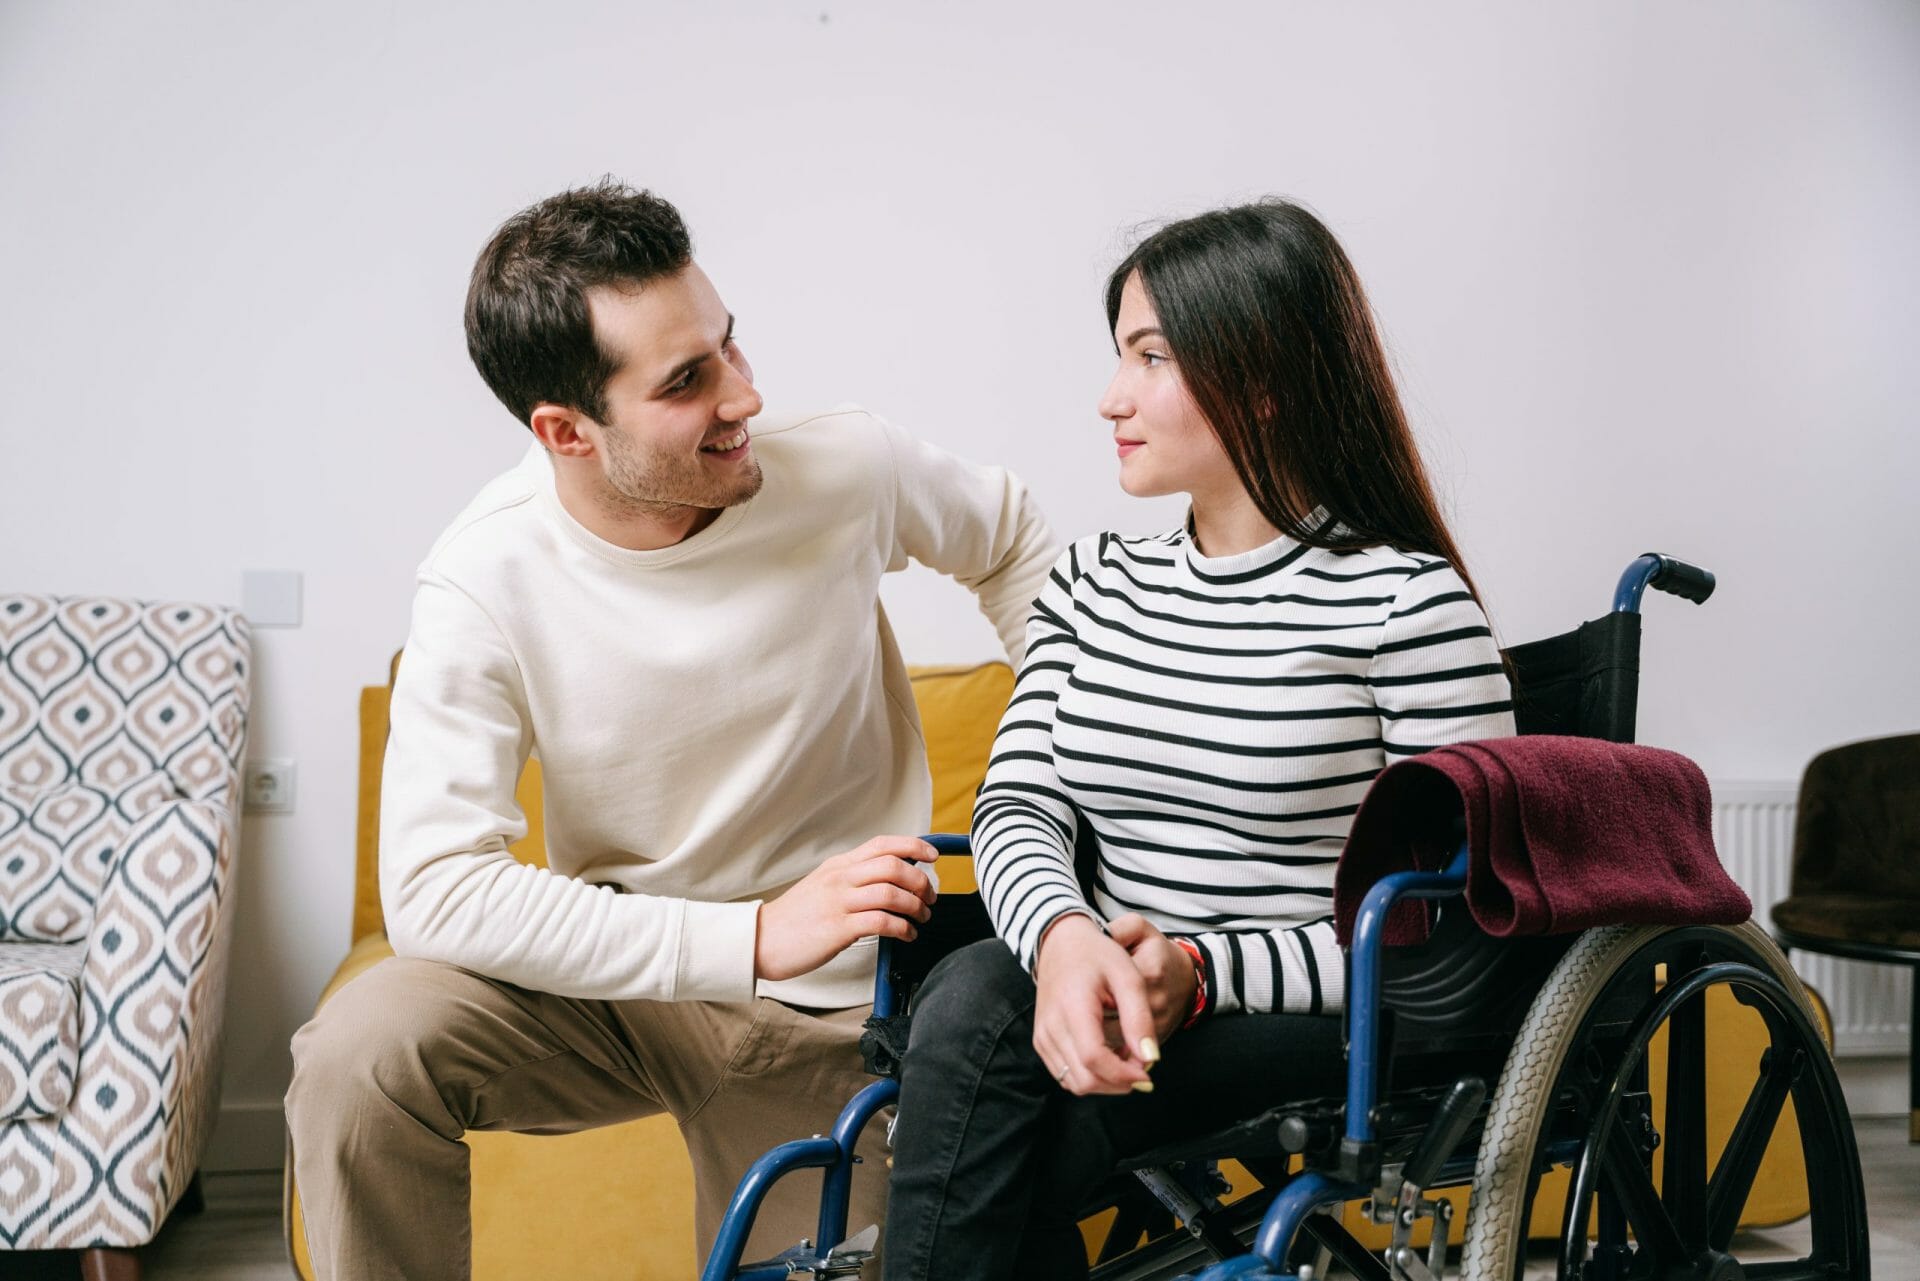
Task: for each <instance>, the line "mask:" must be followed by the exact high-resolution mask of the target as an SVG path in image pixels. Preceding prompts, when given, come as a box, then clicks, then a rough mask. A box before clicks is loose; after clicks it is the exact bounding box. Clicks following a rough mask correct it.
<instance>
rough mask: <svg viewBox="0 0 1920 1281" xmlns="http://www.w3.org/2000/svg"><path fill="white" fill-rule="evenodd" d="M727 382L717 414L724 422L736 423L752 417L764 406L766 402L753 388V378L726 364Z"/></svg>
mask: <svg viewBox="0 0 1920 1281" xmlns="http://www.w3.org/2000/svg"><path fill="white" fill-rule="evenodd" d="M727 378H728V379H729V382H728V383H727V386H726V389H725V391H724V392H723V393H722V395H721V398H720V405H719V408H718V416H719V417H720V418H721V420H722V421H724V422H730V423H737V422H744V421H745V420H747V419H749V418H751V417H753V416H754V415H755V414H757V413H759V412H760V411H761V410H762V409H764V408H766V402H765V401H764V400H762V399H761V398H760V393H759V392H758V391H757V390H755V389H754V385H753V380H752V379H751V378H750V377H748V376H747V375H746V374H745V373H744V372H742V371H741V370H738V369H735V368H734V367H733V366H731V365H728V366H727Z"/></svg>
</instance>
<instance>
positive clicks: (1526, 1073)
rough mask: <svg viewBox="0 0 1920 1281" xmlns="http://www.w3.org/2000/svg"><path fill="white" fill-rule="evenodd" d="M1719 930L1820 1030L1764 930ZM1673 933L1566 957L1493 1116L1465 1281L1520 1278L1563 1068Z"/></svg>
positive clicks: (1505, 1074) (1631, 934) (1590, 941)
mask: <svg viewBox="0 0 1920 1281" xmlns="http://www.w3.org/2000/svg"><path fill="white" fill-rule="evenodd" d="M1715 930H1716V932H1718V933H1721V934H1723V935H1727V936H1731V937H1730V938H1728V939H1727V940H1726V941H1727V942H1729V943H1731V944H1733V945H1734V948H1735V950H1738V951H1742V952H1745V953H1746V954H1747V955H1746V956H1745V957H1744V958H1742V959H1743V960H1744V961H1745V963H1747V964H1749V965H1751V966H1752V967H1753V968H1754V969H1757V970H1759V971H1761V972H1762V973H1763V974H1766V975H1770V976H1771V977H1772V978H1773V979H1774V980H1776V981H1777V982H1778V983H1779V984H1780V985H1781V987H1782V988H1784V989H1785V991H1786V992H1788V993H1789V994H1791V996H1792V998H1793V999H1794V1000H1795V1001H1796V1002H1797V1003H1798V1005H1799V1006H1800V1008H1801V1011H1802V1013H1804V1014H1805V1016H1806V1018H1807V1020H1808V1021H1809V1022H1810V1023H1812V1024H1813V1025H1814V1026H1815V1027H1816V1028H1817V1027H1818V1026H1819V1022H1818V1018H1817V1016H1816V1014H1815V1012H1814V1007H1813V1005H1812V1003H1811V1002H1810V1001H1809V1000H1808V998H1807V994H1806V991H1805V989H1804V988H1803V986H1802V985H1801V983H1800V980H1799V978H1798V976H1797V975H1795V974H1794V972H1793V970H1792V968H1791V967H1790V966H1789V965H1788V964H1787V959H1786V957H1785V955H1784V954H1783V953H1782V952H1781V951H1780V949H1779V948H1778V947H1777V946H1776V945H1775V944H1774V942H1773V940H1771V939H1770V938H1768V937H1767V935H1766V933H1765V932H1764V931H1762V930H1761V929H1760V928H1759V927H1758V926H1756V925H1754V924H1753V923H1752V922H1751V921H1748V922H1745V923H1743V924H1741V925H1737V926H1728V927H1715ZM1673 932H1674V927H1669V926H1613V927H1609V928H1605V929H1597V930H1590V931H1588V932H1587V933H1586V934H1584V935H1582V936H1581V937H1580V939H1579V940H1577V941H1576V942H1575V943H1574V945H1573V947H1572V948H1571V949H1569V950H1568V952H1567V954H1566V955H1565V956H1564V957H1562V958H1561V960H1560V962H1559V964H1558V965H1557V966H1555V968H1554V970H1553V972H1552V974H1551V975H1549V976H1548V978H1547V982H1546V984H1545V985H1544V986H1543V987H1542V988H1541V989H1540V993H1539V995H1538V996H1537V997H1535V999H1534V1002H1533V1004H1532V1006H1531V1007H1530V1008H1529V1010H1528V1013H1527V1017H1526V1020H1525V1022H1524V1023H1523V1024H1522V1025H1521V1029H1520V1033H1519V1036H1518V1037H1517V1038H1516V1039H1515V1041H1514V1046H1513V1050H1512V1052H1511V1053H1510V1054H1509V1055H1508V1057H1507V1063H1506V1067H1505V1069H1504V1070H1503V1071H1502V1073H1501V1076H1500V1082H1499V1085H1498V1087H1497V1088H1496V1090H1495V1093H1494V1098H1493V1103H1492V1105H1491V1106H1490V1107H1489V1109H1488V1114H1487V1122H1486V1127H1485V1132H1484V1135H1483V1137H1482V1140H1481V1145H1480V1152H1479V1157H1478V1160H1477V1162H1476V1164H1475V1167H1474V1177H1473V1191H1472V1196H1471V1200H1470V1202H1469V1210H1468V1214H1467V1227H1466V1236H1465V1248H1464V1251H1463V1253H1462V1256H1461V1265H1460V1272H1461V1277H1462V1279H1463V1281H1514V1279H1515V1278H1518V1277H1520V1276H1522V1275H1523V1274H1524V1271H1525V1266H1526V1259H1527V1227H1528V1220H1529V1218H1530V1215H1531V1210H1532V1192H1533V1188H1534V1186H1535V1183H1536V1181H1537V1171H1536V1168H1535V1167H1536V1160H1535V1152H1536V1151H1537V1149H1538V1148H1539V1146H1540V1143H1541V1141H1542V1138H1543V1135H1544V1132H1545V1129H1546V1126H1547V1122H1548V1119H1549V1116H1550V1115H1551V1113H1552V1111H1553V1107H1554V1102H1555V1095H1556V1090H1557V1086H1558V1084H1559V1082H1560V1080H1561V1074H1562V1071H1563V1069H1564V1068H1565V1066H1566V1064H1567V1062H1568V1059H1569V1057H1570V1055H1571V1054H1572V1052H1573V1051H1574V1050H1575V1048H1576V1047H1577V1046H1579V1044H1580V1042H1581V1039H1582V1035H1583V1033H1584V1031H1585V1029H1586V1024H1587V1018H1588V1015H1589V1013H1590V1012H1591V1011H1592V1009H1593V1007H1594V1005H1595V1003H1596V1002H1597V1001H1599V999H1600V998H1601V996H1602V994H1603V992H1604V991H1605V989H1606V988H1607V986H1608V983H1609V981H1610V980H1611V979H1612V978H1613V977H1614V976H1615V975H1616V974H1617V973H1619V972H1620V971H1621V970H1622V968H1623V967H1626V966H1628V965H1630V964H1631V963H1632V962H1633V960H1634V958H1635V957H1636V956H1637V955H1638V954H1640V953H1641V952H1642V950H1643V949H1645V948H1647V947H1648V946H1649V945H1650V944H1653V943H1655V942H1657V941H1658V940H1660V939H1662V938H1663V937H1664V936H1666V935H1669V934H1672V933H1673ZM1816 1044H1817V1041H1816ZM1855 1168H1856V1170H1857V1168H1858V1162H1857V1156H1856V1157H1855ZM1856 1178H1857V1175H1856ZM1863 1275H1864V1273H1863Z"/></svg>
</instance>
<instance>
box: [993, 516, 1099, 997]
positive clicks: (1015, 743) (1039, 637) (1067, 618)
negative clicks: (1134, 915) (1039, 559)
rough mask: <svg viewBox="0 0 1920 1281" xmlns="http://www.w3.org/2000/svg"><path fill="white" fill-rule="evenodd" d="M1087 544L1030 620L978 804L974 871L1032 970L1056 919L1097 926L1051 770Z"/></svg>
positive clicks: (1066, 556)
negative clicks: (1079, 918)
mask: <svg viewBox="0 0 1920 1281" xmlns="http://www.w3.org/2000/svg"><path fill="white" fill-rule="evenodd" d="M1080 553H1081V545H1080V544H1075V545H1074V546H1071V547H1069V548H1068V549H1067V550H1066V552H1065V553H1063V554H1062V555H1061V557H1060V559H1059V560H1058V561H1057V562H1056V563H1055V564H1054V567H1053V570H1052V572H1051V573H1049V574H1048V576H1047V581H1046V583H1045V585H1044V586H1043V587H1042V588H1041V590H1040V596H1039V598H1038V599H1037V600H1035V601H1034V604H1033V613H1032V615H1031V616H1030V617H1029V619H1028V622H1027V648H1026V659H1025V662H1024V663H1023V664H1022V666H1021V669H1020V676H1019V679H1018V680H1017V681H1015V682H1014V687H1013V698H1012V700H1011V701H1010V702H1009V703H1008V704H1007V710H1006V713H1005V714H1004V715H1003V716H1002V718H1001V721H1000V729H999V732H998V734H997V735H996V736H995V738H994V742H993V754H992V756H991V757H990V758H989V760H988V762H987V776H986V779H985V781H984V782H983V783H982V784H981V787H980V794H979V797H978V798H977V799H976V800H975V802H974V807H973V860H974V874H975V876H976V877H977V879H978V880H979V883H980V893H981V897H982V898H983V899H984V900H985V903H986V907H987V912H988V914H989V915H990V916H991V917H992V918H993V924H994V928H995V930H996V931H997V932H998V933H999V935H1000V937H1001V938H1003V939H1005V940H1007V944H1008V946H1010V947H1011V948H1012V949H1013V951H1014V954H1015V955H1016V956H1017V957H1019V959H1020V963H1021V964H1022V965H1023V966H1025V967H1026V968H1027V969H1028V970H1029V971H1031V970H1032V969H1033V965H1034V962H1035V959H1036V954H1037V952H1038V949H1039V946H1040V939H1041V936H1042V935H1044V934H1045V933H1046V932H1047V927H1048V926H1050V925H1052V924H1053V923H1054V922H1055V921H1056V920H1058V919H1059V918H1060V917H1062V916H1065V915H1068V914H1070V913H1079V914H1081V915H1084V916H1088V917H1091V918H1093V919H1094V920H1095V921H1098V920H1099V915H1098V913H1096V912H1095V911H1094V909H1093V907H1092V906H1091V905H1090V904H1088V902H1087V900H1086V896H1085V895H1084V894H1083V893H1082V892H1081V889H1080V883H1079V880H1078V879H1077V877H1076V876H1075V873H1074V866H1073V848H1074V838H1075V836H1076V835H1077V833H1078V820H1077V815H1076V813H1075V810H1074V806H1073V803H1072V801H1070V800H1069V799H1068V797H1067V795H1066V793H1065V791H1064V790H1063V789H1062V788H1061V786H1060V779H1059V775H1058V774H1057V773H1056V771H1055V768H1054V753H1053V725H1054V712H1055V709H1056V708H1057V707H1058V705H1059V701H1060V690H1061V689H1062V688H1063V687H1064V686H1065V685H1066V682H1067V678H1068V676H1069V675H1070V674H1071V673H1072V671H1073V661H1074V657H1075V654H1076V652H1077V647H1078V643H1079V642H1078V640H1077V638H1076V636H1075V634H1074V626H1073V616H1074V605H1073V587H1072V583H1073V580H1074V579H1075V578H1076V577H1077V576H1078V574H1079V562H1080Z"/></svg>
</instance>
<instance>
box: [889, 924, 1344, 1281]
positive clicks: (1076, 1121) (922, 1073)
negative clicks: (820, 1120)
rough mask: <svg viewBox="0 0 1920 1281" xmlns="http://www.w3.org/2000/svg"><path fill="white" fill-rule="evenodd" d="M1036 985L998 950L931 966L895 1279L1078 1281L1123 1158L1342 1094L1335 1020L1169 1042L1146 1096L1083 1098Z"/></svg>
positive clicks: (903, 1142)
mask: <svg viewBox="0 0 1920 1281" xmlns="http://www.w3.org/2000/svg"><path fill="white" fill-rule="evenodd" d="M1033 1002H1034V986H1033V980H1032V979H1031V978H1030V977H1028V975H1027V973H1026V971H1025V970H1023V969H1021V968H1020V965H1019V963H1018V962H1017V961H1016V960H1015V959H1014V957H1013V953H1012V952H1011V951H1010V950H1009V949H1008V947H1007V945H1006V944H1005V943H1004V942H1002V941H1000V940H999V939H989V940H987V941H985V942H982V943H975V944H973V945H971V946H969V947H965V948H962V949H961V950H959V951H957V952H955V953H953V955H951V956H949V957H947V958H946V959H944V960H942V961H941V962H940V963H939V964H938V965H937V966H935V967H934V969H933V973H932V974H931V975H929V976H928V978H927V982H926V985H925V986H924V987H923V988H922V989H921V992H920V995H919V998H918V1000H917V1001H916V1003H915V1006H914V1011H913V1032H912V1037H911V1040H910V1041H909V1044H908V1048H907V1055H906V1060H905V1062H904V1064H903V1065H902V1069H901V1075H900V1117H899V1122H898V1124H897V1125H896V1127H895V1129H894V1135H893V1180H892V1184H891V1191H890V1195H889V1203H888V1209H887V1242H886V1276H887V1281H961V1279H963V1278H965V1279H967V1281H973V1279H975V1278H977V1279H979V1281H1009V1279H1010V1278H1022V1279H1024V1278H1033V1279H1034V1281H1072V1279H1073V1278H1076V1277H1084V1276H1085V1275H1086V1272H1087V1256H1086V1252H1085V1248H1084V1246H1083V1245H1082V1243H1081V1238H1080V1233H1079V1230H1078V1228H1076V1226H1075V1216H1076V1213H1077V1212H1078V1211H1079V1210H1080V1209H1081V1208H1082V1206H1083V1205H1084V1203H1085V1200H1086V1198H1087V1197H1088V1196H1089V1195H1090V1194H1091V1193H1092V1192H1093V1191H1094V1189H1095V1188H1097V1187H1098V1186H1099V1185H1100V1183H1101V1181H1102V1180H1103V1179H1105V1178H1106V1177H1107V1175H1108V1174H1109V1173H1111V1172H1112V1170H1113V1166H1114V1162H1115V1161H1116V1160H1117V1159H1118V1158H1119V1157H1121V1156H1123V1155H1126V1154H1128V1153H1137V1152H1142V1151H1145V1150H1147V1149H1148V1148H1151V1147H1154V1146H1157V1145H1158V1144H1161V1143H1165V1142H1170V1141H1172V1140H1175V1139H1178V1138H1182V1137H1189V1136H1192V1135H1195V1134H1198V1133H1203V1132H1204V1131H1206V1130H1209V1129H1213V1128H1217V1127H1219V1126H1224V1125H1229V1124H1231V1123H1233V1122H1234V1121H1238V1120H1241V1119H1244V1118H1246V1117H1249V1116H1253V1115H1256V1114H1258V1113H1259V1112H1260V1111H1262V1110H1264V1109H1266V1108H1269V1107H1272V1106H1274V1105H1275V1104H1278V1103H1282V1102H1285V1101H1286V1100H1288V1099H1290V1098H1308V1097H1313V1096H1317V1095H1321V1094H1327V1093H1332V1092H1335V1091H1337V1090H1338V1089H1339V1088H1340V1084H1341V1082H1342V1080H1343V1079H1344V1072H1345V1064H1344V1058H1343V1056H1342V1053H1341V1045H1340V1020H1339V1019H1338V1018H1334V1017H1324V1016H1309V1015H1300V1014H1254V1015H1244V1014H1228V1015H1223V1016H1221V1017H1220V1018H1217V1019H1207V1020H1203V1021H1202V1022H1200V1023H1198V1024H1196V1025H1195V1026H1194V1027H1192V1028H1189V1029H1187V1030H1186V1031H1183V1032H1179V1033H1176V1034H1175V1035H1174V1036H1172V1037H1170V1038H1168V1041H1167V1044H1166V1046H1165V1048H1164V1052H1163V1057H1162V1059H1161V1061H1160V1062H1159V1063H1158V1064H1157V1065H1156V1066H1155V1067H1154V1069H1153V1082H1154V1090H1153V1093H1151V1094H1127V1095H1122V1096H1119V1097H1114V1096H1107V1095H1099V1096H1093V1097H1087V1098H1082V1097H1079V1096H1076V1095H1072V1094H1069V1093H1067V1092H1066V1091H1065V1090H1062V1089H1061V1088H1060V1087H1059V1085H1058V1084H1057V1083H1056V1082H1055V1081H1054V1079H1053V1076H1052V1074H1051V1073H1050V1072H1049V1071H1048V1070H1047V1067H1046V1065H1045V1064H1043V1063H1042V1062H1041V1061H1040V1056H1039V1055H1038V1054H1037V1053H1036V1052H1035V1051H1034V1048H1033Z"/></svg>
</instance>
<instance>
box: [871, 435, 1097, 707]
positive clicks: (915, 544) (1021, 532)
mask: <svg viewBox="0 0 1920 1281" xmlns="http://www.w3.org/2000/svg"><path fill="white" fill-rule="evenodd" d="M875 421H877V422H879V423H880V428H881V433H882V435H883V436H884V437H885V439H886V442H887V448H888V451H889V453H890V454H891V456H892V463H893V477H894V520H893V548H892V551H891V553H890V555H889V559H888V564H887V569H888V571H889V572H892V571H895V570H900V569H905V568H906V565H907V560H908V558H909V557H911V558H912V559H914V560H917V561H919V562H920V563H921V564H923V565H926V566H928V567H929V568H931V569H936V570H939V571H940V572H941V573H943V574H947V575H949V576H951V577H952V578H953V579H954V580H955V581H957V582H959V583H960V584H961V585H962V586H964V587H966V588H968V589H970V590H971V591H972V592H973V593H974V595H975V596H977V597H979V600H980V611H981V612H982V613H983V614H985V615H986V616H987V619H988V621H990V622H991V623H992V624H993V627H994V630H995V631H996V632H998V633H999V635H1000V644H1001V646H1002V648H1004V649H1005V650H1006V653H1007V661H1008V662H1010V663H1011V664H1012V665H1013V666H1014V668H1015V669H1016V670H1017V669H1018V668H1019V666H1020V657H1021V650H1022V648H1023V639H1024V636H1025V631H1026V625H1027V611H1028V610H1029V609H1030V608H1031V606H1032V604H1033V598H1034V597H1035V596H1036V595H1038V594H1039V591H1040V586H1041V584H1042V583H1043V582H1044V581H1045V580H1046V575H1047V567H1048V565H1050V564H1051V563H1052V562H1053V560H1054V558H1055V557H1056V556H1058V555H1059V554H1060V541H1059V539H1058V538H1056V537H1055V536H1054V533H1053V530H1052V528H1050V527H1049V526H1048V524H1047V521H1046V518H1045V517H1044V516H1042V515H1041V514H1040V509H1039V507H1038V506H1037V505H1036V504H1035V503H1034V501H1033V496H1032V495H1031V494H1029V493H1028V492H1027V487H1026V486H1025V485H1023V484H1022V483H1021V482H1020V478H1019V477H1017V476H1015V475H1014V474H1013V473H1012V472H1010V471H1008V470H1007V469H1006V468H1004V467H984V466H980V465H978V464H975V463H970V462H967V461H965V460H963V459H960V458H957V457H955V456H954V455H952V454H949V453H947V452H946V451H945V450H943V449H937V448H935V447H934V446H932V445H929V444H927V443H926V442H924V441H921V440H917V439H915V438H914V437H913V436H911V435H909V434H907V433H906V432H904V431H901V430H900V429H899V428H898V427H895V426H893V425H892V424H891V423H888V422H886V421H884V420H880V419H876V420H875Z"/></svg>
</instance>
